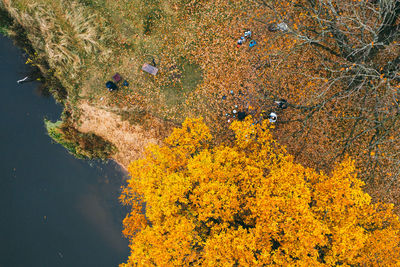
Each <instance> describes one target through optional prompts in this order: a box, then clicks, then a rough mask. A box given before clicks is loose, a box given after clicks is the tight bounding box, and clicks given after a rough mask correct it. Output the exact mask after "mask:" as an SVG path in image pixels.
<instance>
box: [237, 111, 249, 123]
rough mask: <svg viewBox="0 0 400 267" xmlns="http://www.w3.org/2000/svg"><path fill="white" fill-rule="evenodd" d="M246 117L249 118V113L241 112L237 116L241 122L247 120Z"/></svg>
mask: <svg viewBox="0 0 400 267" xmlns="http://www.w3.org/2000/svg"><path fill="white" fill-rule="evenodd" d="M246 116H247V113H246V112H244V111H239V112H238V114H237V117H238V120H240V121H242V120H244V119H245V118H246Z"/></svg>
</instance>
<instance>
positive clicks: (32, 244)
mask: <svg viewBox="0 0 400 267" xmlns="http://www.w3.org/2000/svg"><path fill="white" fill-rule="evenodd" d="M25 60H26V58H24V56H23V51H21V50H20V49H18V48H17V47H15V46H14V45H13V43H12V42H11V41H10V40H9V39H8V38H6V37H3V36H1V35H0V62H1V64H0V77H1V79H0V81H1V83H0V89H1V98H0V112H1V113H0V129H1V130H0V200H1V205H2V207H1V213H0V240H1V244H0V266H12V267H14V266H30V267H34V266H40V267H43V266H51V267H52V266H117V265H118V264H119V263H121V262H124V261H126V259H127V256H128V254H129V248H128V242H127V240H126V239H124V238H123V237H122V234H121V230H122V229H121V228H122V219H123V217H124V216H125V214H126V212H127V211H126V210H125V209H124V208H123V207H121V205H120V204H119V202H118V196H119V194H120V186H121V185H122V183H123V181H124V180H125V179H126V174H125V173H124V172H123V170H122V169H121V168H120V167H119V166H118V165H117V164H115V163H113V162H109V163H106V164H103V163H99V162H90V161H83V160H78V159H75V158H74V157H73V156H72V155H70V154H68V152H67V151H66V150H65V149H64V148H63V147H61V146H60V145H58V144H54V143H53V142H52V140H51V139H50V137H49V136H47V134H46V130H45V128H44V124H43V118H44V117H46V118H48V119H51V120H52V121H55V120H56V119H57V118H59V116H60V113H61V110H62V108H61V106H59V105H57V104H56V103H55V102H54V100H53V99H52V98H46V97H43V96H41V95H40V94H39V93H38V90H37V88H38V85H39V84H38V83H36V82H34V83H26V84H21V85H18V84H17V83H16V81H17V80H18V79H20V78H22V77H23V75H24V73H26V72H27V71H28V70H29V66H26V65H25V64H24V63H25Z"/></svg>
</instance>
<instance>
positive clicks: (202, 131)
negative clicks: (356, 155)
mask: <svg viewBox="0 0 400 267" xmlns="http://www.w3.org/2000/svg"><path fill="white" fill-rule="evenodd" d="M270 127H271V126H269V124H268V122H263V123H262V124H256V125H254V124H252V123H251V121H250V120H246V121H244V122H238V121H237V122H234V123H233V124H232V125H231V129H232V130H233V131H234V133H235V141H234V143H228V144H220V145H215V144H214V142H213V137H212V136H211V134H210V130H209V128H208V127H207V126H206V125H205V124H204V123H203V121H202V120H201V119H187V120H186V121H185V122H184V123H183V125H182V127H181V128H178V129H175V130H174V131H173V133H172V134H171V135H170V136H169V137H168V138H167V139H166V140H165V144H164V145H163V146H161V147H159V146H151V147H149V148H148V149H147V153H146V157H145V158H143V159H141V160H138V161H135V162H132V164H131V165H130V167H129V173H130V175H131V177H132V178H131V179H130V180H129V181H128V185H127V186H126V187H125V188H124V190H123V194H122V196H121V200H122V202H123V203H124V204H125V205H128V206H129V207H130V208H131V211H130V213H129V215H128V216H127V217H126V218H125V220H124V234H125V235H126V236H127V237H128V238H129V239H130V248H131V255H130V257H129V259H128V261H127V263H126V264H122V266H133V265H135V266H136V265H140V266H149V265H157V266H167V265H168V266H170V265H199V264H204V265H212V266H227V265H228V266H229V265H236V266H237V265H239V266H262V265H288V264H296V265H303V266H304V265H307V266H324V265H336V264H344V265H368V266H370V265H382V266H394V265H395V264H396V263H397V264H398V263H399V262H400V247H399V243H400V232H399V230H400V224H399V219H398V217H397V216H396V215H394V214H393V212H392V205H387V204H382V203H371V198H370V196H369V195H368V194H366V193H364V192H363V191H362V186H363V182H362V181H360V180H359V179H357V177H356V174H355V167H354V164H353V161H352V160H350V159H349V158H347V159H346V160H344V161H343V162H341V163H339V164H337V166H336V167H335V168H334V170H333V171H332V173H330V174H326V173H320V172H318V171H316V170H314V169H310V168H306V167H303V166H302V165H300V164H297V163H295V162H294V161H293V157H292V156H291V155H289V154H288V153H287V152H286V151H285V148H284V147H282V146H280V145H279V144H278V143H277V142H276V141H275V140H274V139H273V138H272V135H271V133H270ZM144 210H145V214H144V213H143V211H144Z"/></svg>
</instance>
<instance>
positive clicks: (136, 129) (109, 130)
mask: <svg viewBox="0 0 400 267" xmlns="http://www.w3.org/2000/svg"><path fill="white" fill-rule="evenodd" d="M79 108H80V110H81V111H82V116H81V118H80V124H79V127H78V130H79V131H81V132H83V133H89V132H92V133H95V134H96V135H98V136H101V137H103V138H104V139H106V140H108V141H110V142H112V143H113V144H114V145H115V146H116V147H117V150H118V152H117V153H116V154H115V155H114V157H113V158H114V159H115V160H116V161H117V162H119V163H120V164H121V165H122V166H123V167H124V168H127V166H128V165H129V163H130V162H131V161H132V160H135V159H138V158H140V156H141V155H142V153H143V151H144V148H145V147H146V146H147V145H148V144H160V143H161V141H160V140H161V139H162V138H163V137H164V134H165V133H168V129H167V128H165V126H164V125H163V124H162V123H160V122H159V121H157V120H156V119H154V118H153V119H150V118H148V122H149V121H150V120H151V121H152V123H153V124H152V127H151V129H149V128H144V127H143V126H142V125H132V124H130V123H129V122H128V121H123V120H121V118H120V117H119V116H118V115H116V114H115V113H113V112H110V111H106V110H104V109H101V108H99V107H94V106H91V105H89V104H88V103H87V102H82V103H80V105H79Z"/></svg>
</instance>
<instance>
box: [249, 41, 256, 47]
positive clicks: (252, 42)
mask: <svg viewBox="0 0 400 267" xmlns="http://www.w3.org/2000/svg"><path fill="white" fill-rule="evenodd" d="M256 44H257V42H256V41H254V40H251V41H250V43H249V47H253V46H255V45H256Z"/></svg>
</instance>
